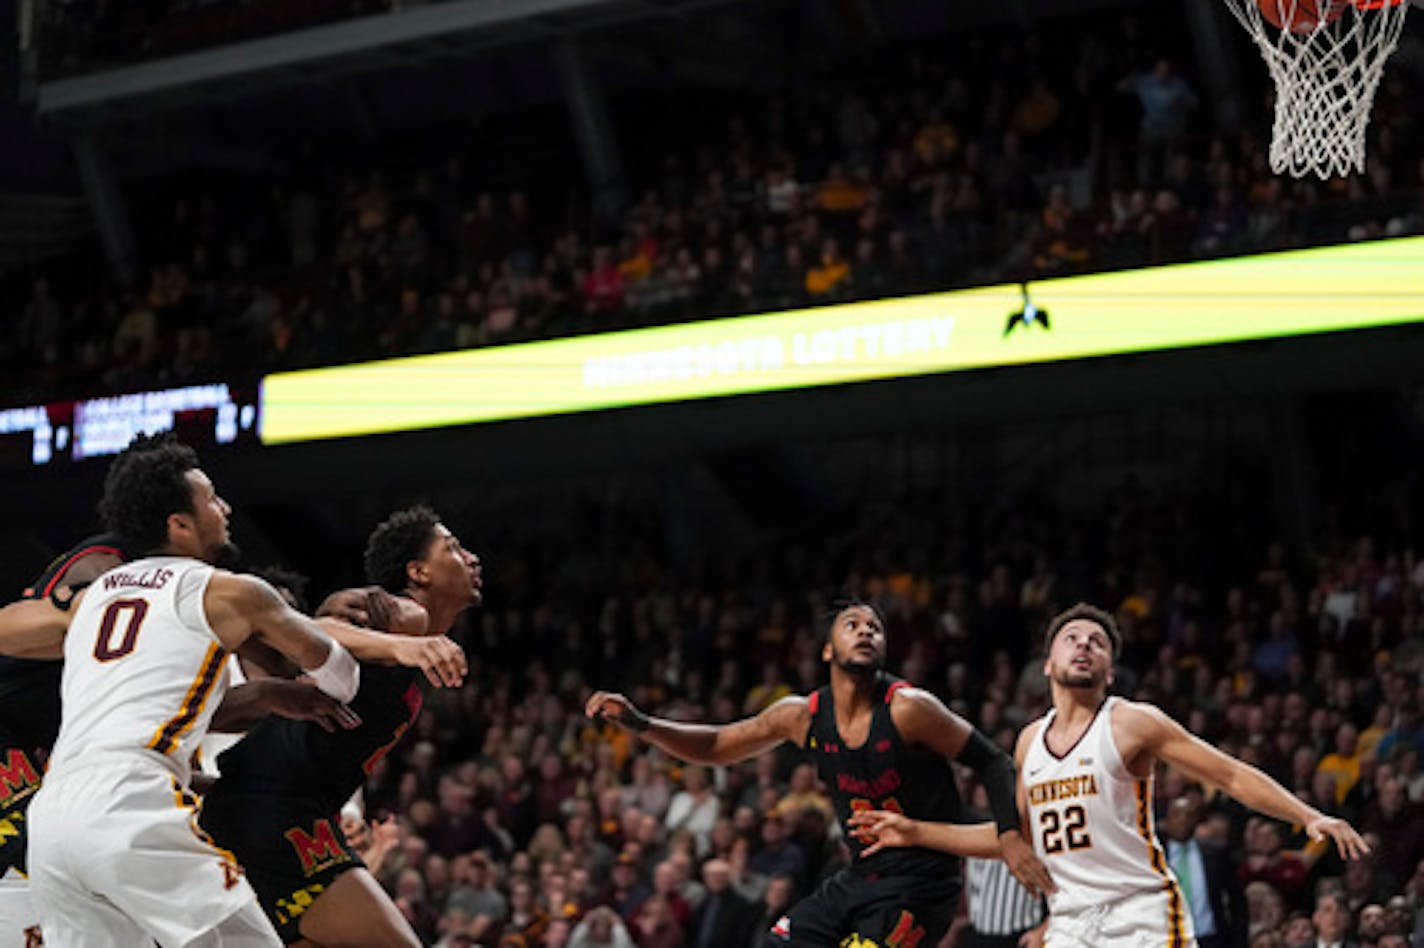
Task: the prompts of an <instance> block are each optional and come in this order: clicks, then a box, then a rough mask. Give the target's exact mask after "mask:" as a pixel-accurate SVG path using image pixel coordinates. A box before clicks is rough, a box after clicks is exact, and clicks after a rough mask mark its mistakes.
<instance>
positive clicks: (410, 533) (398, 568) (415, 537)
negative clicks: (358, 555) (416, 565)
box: [366, 504, 440, 593]
mask: <svg viewBox="0 0 1424 948" xmlns="http://www.w3.org/2000/svg"><path fill="white" fill-rule="evenodd" d="M439 522H440V515H439V514H437V513H436V512H435V511H433V510H431V509H430V508H429V507H426V506H424V505H423V504H422V505H418V506H415V507H407V508H406V509H405V510H397V511H396V512H395V513H393V514H391V515H390V516H389V517H387V518H386V519H385V520H384V521H382V522H381V523H380V524H379V525H377V527H376V529H374V530H372V531H371V539H369V540H368V541H366V581H367V582H368V583H373V584H375V585H377V586H380V587H381V588H382V589H384V590H385V591H386V592H392V593H398V592H401V591H402V590H404V589H405V588H406V586H407V585H408V584H409V579H408V578H407V576H406V571H405V568H406V566H407V565H408V564H409V563H410V562H411V561H412V560H418V559H422V558H423V557H424V556H425V555H426V553H427V552H429V550H430V544H431V543H432V542H434V540H435V525H436V524H438V523H439Z"/></svg>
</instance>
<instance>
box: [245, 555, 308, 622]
mask: <svg viewBox="0 0 1424 948" xmlns="http://www.w3.org/2000/svg"><path fill="white" fill-rule="evenodd" d="M252 575H253V576H256V577H257V578H258V579H265V580H266V581H267V582H268V583H270V584H271V585H272V587H273V588H274V589H276V590H277V592H279V593H280V592H287V593H290V594H291V596H292V601H293V602H295V603H296V604H297V611H298V612H309V611H310V609H309V607H308V603H307V585H308V584H309V583H310V582H311V580H310V579H309V578H307V577H306V576H303V575H302V574H301V573H298V572H297V571H296V570H290V569H287V568H285V567H282V566H275V565H274V566H263V567H262V568H261V569H255V570H253V571H252Z"/></svg>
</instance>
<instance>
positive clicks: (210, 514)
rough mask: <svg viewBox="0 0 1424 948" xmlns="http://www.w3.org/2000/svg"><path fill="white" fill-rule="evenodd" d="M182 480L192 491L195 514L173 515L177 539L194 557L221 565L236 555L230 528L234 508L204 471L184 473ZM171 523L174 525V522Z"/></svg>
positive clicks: (194, 469)
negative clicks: (229, 531) (219, 494)
mask: <svg viewBox="0 0 1424 948" xmlns="http://www.w3.org/2000/svg"><path fill="white" fill-rule="evenodd" d="M183 478H184V480H186V481H187V482H188V486H189V489H190V491H191V496H192V510H191V512H189V513H178V514H173V515H172V516H173V518H177V522H176V524H175V526H177V528H178V530H179V534H178V536H179V537H181V538H182V540H183V542H184V546H185V547H187V548H188V549H187V552H189V553H190V554H191V555H193V556H196V557H197V558H198V559H201V560H205V561H207V562H209V563H221V562H223V561H225V560H226V559H228V558H229V557H230V556H231V555H232V554H234V553H235V552H236V550H235V548H234V547H233V545H232V537H231V535H230V534H229V533H228V525H227V518H228V515H229V514H231V513H232V508H231V507H229V506H228V505H227V501H225V500H223V499H222V498H221V497H219V496H218V492H217V488H215V487H213V482H212V481H211V480H210V479H209V478H208V475H206V474H204V473H203V472H202V471H201V470H199V469H197V468H193V469H192V470H189V471H187V472H185V473H184V475H183ZM169 522H170V524H173V523H174V520H172V519H170V521H169Z"/></svg>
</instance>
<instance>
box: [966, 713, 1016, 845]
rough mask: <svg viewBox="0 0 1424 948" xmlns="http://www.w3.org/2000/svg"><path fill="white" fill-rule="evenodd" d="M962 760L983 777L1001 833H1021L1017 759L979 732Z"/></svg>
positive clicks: (974, 735)
mask: <svg viewBox="0 0 1424 948" xmlns="http://www.w3.org/2000/svg"><path fill="white" fill-rule="evenodd" d="M958 759H959V761H960V763H963V764H966V765H968V766H970V767H973V768H974V770H975V771H976V772H977V773H978V774H979V779H980V781H982V782H983V784H984V791H985V792H986V793H987V794H988V795H989V809H990V810H991V811H993V814H994V825H995V826H997V827H998V830H999V833H1000V834H1003V833H1007V832H1009V831H1010V830H1017V829H1019V804H1018V783H1017V778H1016V775H1015V774H1014V761H1013V758H1012V757H1010V756H1009V755H1008V754H1006V753H1004V751H1003V749H1002V748H1000V747H999V746H998V745H997V744H995V743H994V742H993V741H991V740H989V738H987V737H985V736H984V733H983V732H982V731H980V730H978V729H976V730H975V731H974V733H972V734H970V735H969V740H968V741H966V742H965V744H964V749H963V750H961V751H960V752H959V758H958Z"/></svg>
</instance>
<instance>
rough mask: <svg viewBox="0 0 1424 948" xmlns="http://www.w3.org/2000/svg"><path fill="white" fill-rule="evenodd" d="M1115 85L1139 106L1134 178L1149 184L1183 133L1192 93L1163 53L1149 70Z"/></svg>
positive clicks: (1192, 104)
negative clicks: (1134, 98)
mask: <svg viewBox="0 0 1424 948" xmlns="http://www.w3.org/2000/svg"><path fill="white" fill-rule="evenodd" d="M1118 89H1119V91H1122V92H1130V93H1132V94H1134V95H1136V96H1137V100H1138V102H1139V103H1140V104H1141V106H1142V124H1141V126H1140V128H1139V133H1138V147H1139V148H1140V151H1139V156H1140V157H1139V159H1138V165H1137V180H1138V184H1140V185H1142V186H1143V187H1151V186H1153V185H1155V184H1156V183H1157V181H1158V180H1159V179H1160V177H1161V175H1162V172H1163V169H1164V167H1165V164H1166V159H1167V157H1168V156H1169V154H1170V152H1171V150H1172V149H1173V148H1175V147H1176V146H1177V144H1178V143H1179V142H1180V141H1181V139H1182V137H1183V136H1184V135H1186V132H1187V116H1188V114H1189V113H1190V112H1191V110H1192V109H1195V108H1196V107H1197V97H1196V93H1194V92H1193V91H1192V87H1191V86H1190V85H1188V84H1187V82H1186V80H1185V79H1183V78H1182V77H1181V76H1179V75H1177V73H1176V71H1175V70H1174V69H1173V68H1172V61H1171V60H1170V59H1167V58H1165V57H1163V58H1160V59H1158V60H1157V62H1156V63H1155V64H1154V65H1153V67H1152V70H1151V72H1146V73H1139V74H1137V75H1135V76H1129V77H1128V78H1126V79H1124V80H1123V81H1122V82H1121V83H1119V85H1118Z"/></svg>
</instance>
